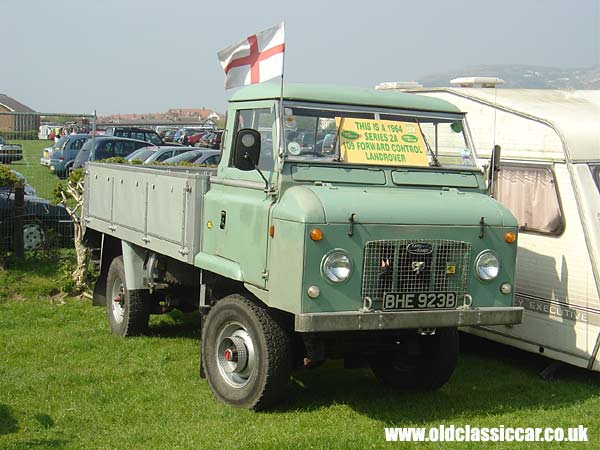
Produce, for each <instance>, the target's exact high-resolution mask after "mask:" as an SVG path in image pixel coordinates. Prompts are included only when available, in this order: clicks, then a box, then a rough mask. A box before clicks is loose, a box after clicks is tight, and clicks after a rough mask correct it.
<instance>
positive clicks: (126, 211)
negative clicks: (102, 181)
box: [113, 172, 148, 233]
mask: <svg viewBox="0 0 600 450" xmlns="http://www.w3.org/2000/svg"><path fill="white" fill-rule="evenodd" d="M128 175H129V174H127V173H124V172H121V173H117V176H116V177H115V181H114V194H113V196H114V207H113V214H114V216H113V222H114V223H115V224H118V225H121V226H125V227H128V228H131V229H132V230H135V231H139V232H140V233H144V232H145V219H146V217H145V216H146V211H145V210H146V192H147V188H148V186H147V183H145V182H144V181H143V180H140V178H139V177H131V176H128Z"/></svg>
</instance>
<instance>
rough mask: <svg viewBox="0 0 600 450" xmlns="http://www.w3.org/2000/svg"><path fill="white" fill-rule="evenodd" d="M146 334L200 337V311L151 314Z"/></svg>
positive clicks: (168, 336) (151, 335) (164, 336)
mask: <svg viewBox="0 0 600 450" xmlns="http://www.w3.org/2000/svg"><path fill="white" fill-rule="evenodd" d="M147 336H150V337H160V338H189V339H199V338H200V313H198V312H194V313H182V312H180V311H177V310H175V311H172V312H170V313H167V314H163V315H160V316H152V318H151V322H150V327H149V329H148V333H147Z"/></svg>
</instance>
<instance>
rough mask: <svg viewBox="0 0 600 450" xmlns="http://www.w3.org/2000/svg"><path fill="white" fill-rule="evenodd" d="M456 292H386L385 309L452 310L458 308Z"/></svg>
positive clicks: (384, 298) (384, 295)
mask: <svg viewBox="0 0 600 450" xmlns="http://www.w3.org/2000/svg"><path fill="white" fill-rule="evenodd" d="M456 306H457V304H456V292H386V293H384V294H383V309H384V310H386V311H391V310H406V309H450V308H456Z"/></svg>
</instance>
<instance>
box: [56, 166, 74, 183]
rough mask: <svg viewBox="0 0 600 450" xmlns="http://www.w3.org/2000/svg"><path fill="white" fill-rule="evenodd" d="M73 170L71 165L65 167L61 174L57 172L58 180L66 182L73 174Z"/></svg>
mask: <svg viewBox="0 0 600 450" xmlns="http://www.w3.org/2000/svg"><path fill="white" fill-rule="evenodd" d="M72 169H73V165H72V164H69V165H67V166H66V167H65V169H64V170H61V171H60V172H56V176H57V177H58V178H60V179H61V180H64V179H66V178H68V177H69V174H70V173H71V170H72Z"/></svg>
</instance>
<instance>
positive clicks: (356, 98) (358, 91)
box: [229, 82, 461, 113]
mask: <svg viewBox="0 0 600 450" xmlns="http://www.w3.org/2000/svg"><path fill="white" fill-rule="evenodd" d="M280 94H281V85H280V84H279V83H274V82H267V83H259V84H253V85H250V86H246V87H243V88H242V89H240V90H239V91H237V92H236V93H235V94H233V96H232V97H231V99H230V100H229V101H230V102H244V101H252V100H267V99H278V98H279V96H280ZM283 97H284V98H285V99H287V100H297V101H305V102H319V103H334V104H341V105H362V106H376V107H384V108H398V109H411V110H418V111H434V112H447V113H460V112H461V111H460V110H459V109H458V108H457V107H456V106H454V105H453V104H452V103H449V102H447V101H445V100H440V99H437V98H432V97H427V96H425V95H417V94H407V93H404V92H389V91H376V90H375V89H367V88H357V87H345V86H344V87H342V86H327V85H312V84H296V83H285V84H284V88H283Z"/></svg>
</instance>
